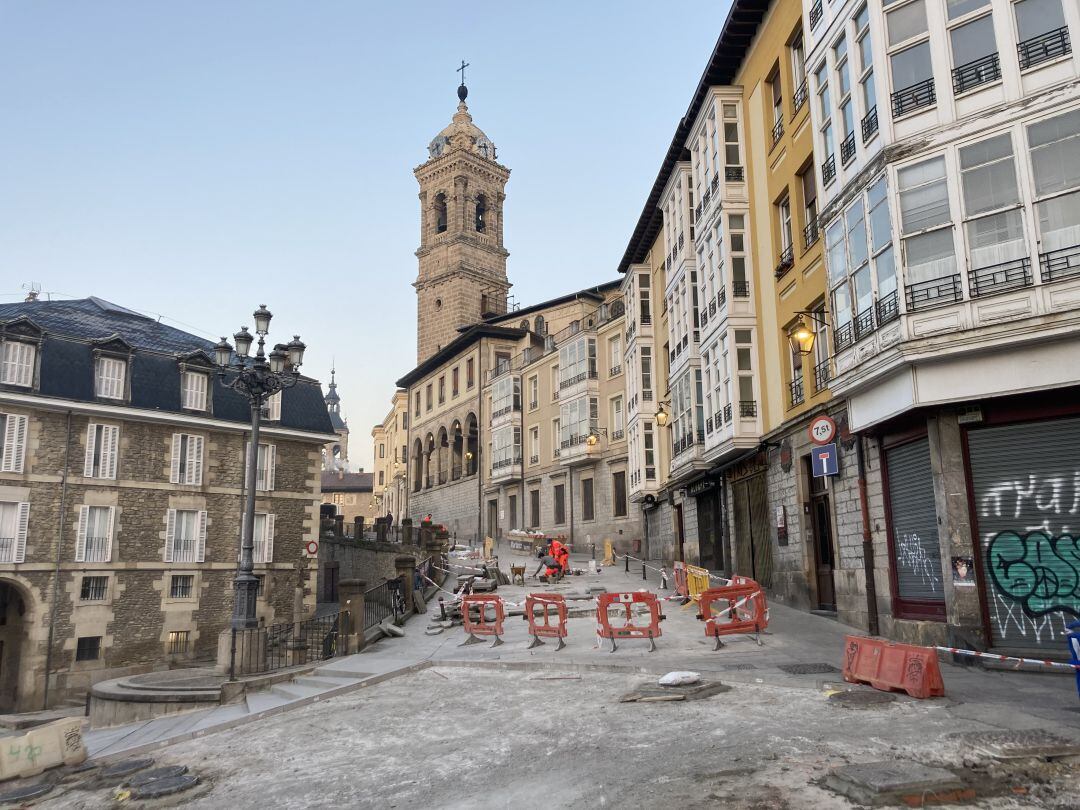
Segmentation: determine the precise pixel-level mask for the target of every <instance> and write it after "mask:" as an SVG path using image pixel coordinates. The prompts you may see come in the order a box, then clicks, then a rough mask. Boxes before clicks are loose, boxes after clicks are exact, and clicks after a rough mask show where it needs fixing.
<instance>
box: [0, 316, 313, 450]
mask: <svg viewBox="0 0 1080 810" xmlns="http://www.w3.org/2000/svg"><path fill="white" fill-rule="evenodd" d="M19 318H28V319H29V320H30V321H31V322H32V323H33V324H35V325H36V326H37V327H39V328H40V329H41V330H42V333H43V334H42V339H41V365H40V379H39V385H38V388H37V389H36V390H35V391H33V393H35V394H38V395H41V396H44V397H57V398H61V399H69V400H76V401H81V402H95V401H97V399H96V397H95V396H94V372H93V352H94V343H95V342H98V341H102V340H105V339H106V338H110V337H113V336H119V337H120V338H121V339H122V340H124V341H125V342H126V343H127V344H129V345H130V347H131V349H132V358H131V368H130V372H129V373H130V379H131V399H130V401H129V402H127V403H124V404H125V405H126V406H129V407H132V408H145V409H148V410H156V411H175V412H177V413H183V412H184V411H182V409H181V407H180V366H179V360H180V357H181V356H182V355H188V354H190V353H191V352H197V351H202V352H205V353H206V354H207V355H209V356H210V357H213V348H214V343H213V342H212V341H209V340H206V339H205V338H201V337H199V336H197V335H192V334H189V333H188V332H184V331H183V330H180V329H177V328H175V327H172V326H168V325H167V324H163V323H160V322H159V321H157V320H155V319H154V318H149V317H147V316H145V315H141V314H139V313H138V312H133V311H132V310H130V309H126V308H125V307H121V306H118V305H116V304H113V303H110V302H108V301H105V300H103V299H100V298H94V297H91V298H82V299H78V300H73V301H42V300H37V301H23V302H19V303H13V304H0V333H2V332H3V330H4V327H5V325H6V324H10V323H11V322H13V321H15V320H17V319H19ZM211 382H213V381H211ZM0 389H3V390H9V391H14V392H21V393H25V392H26V389H25V388H20V387H17V386H9V385H0ZM210 391H211V392H212V393H211V396H212V397H213V400H212V403H211V410H212V413H211V414H210V416H211V417H212V418H214V419H223V420H228V421H235V422H245V423H246V422H248V421H249V420H250V418H251V417H250V409H249V406H248V402H247V400H246V399H245V398H244V397H242V396H241V395H240V394H238V393H236V392H235V391H231V390H229V389H226V388H223V387H222V386H220V385H218V384H216V383H213V384H212V386H211V389H210ZM278 424H280V425H281V427H286V428H293V429H296V430H305V431H312V432H317V433H333V431H334V427H333V424H332V422H331V420H330V415H329V414H328V413H327V410H326V403H325V402H323V394H322V389H321V387H320V386H319V383H318V381H317V380H312V379H310V378H308V377H301V378H300V382H299V383H298V384H297V385H296V386H295V387H293V388H290V389H288V390H286V391H284V392H283V393H282V398H281V421H280V422H279V423H278Z"/></svg>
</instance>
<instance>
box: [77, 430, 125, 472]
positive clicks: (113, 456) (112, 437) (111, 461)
mask: <svg viewBox="0 0 1080 810" xmlns="http://www.w3.org/2000/svg"><path fill="white" fill-rule="evenodd" d="M119 449H120V428H119V426H117V425H101V424H97V423H95V422H91V423H90V424H89V425H88V426H87V428H86V456H85V458H84V460H83V476H84V477H85V478H106V479H115V478H116V462H117V456H118V455H119Z"/></svg>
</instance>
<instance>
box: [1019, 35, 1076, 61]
mask: <svg viewBox="0 0 1080 810" xmlns="http://www.w3.org/2000/svg"><path fill="white" fill-rule="evenodd" d="M1016 51H1017V54H1018V55H1019V57H1020V69H1021V70H1026V69H1027V68H1029V67H1034V66H1035V65H1038V64H1041V63H1042V62H1046V61H1049V60H1050V59H1056V58H1057V57H1059V56H1065V54H1068V53H1072V43H1071V42H1070V40H1069V27H1068V26H1067V25H1063V26H1061V28H1056V29H1054V30H1053V31H1047V32H1046V33H1045V34H1039V36H1037V37H1031V39H1025V40H1024V41H1023V42H1018V43H1017V45H1016Z"/></svg>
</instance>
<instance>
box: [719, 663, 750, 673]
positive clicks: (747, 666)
mask: <svg viewBox="0 0 1080 810" xmlns="http://www.w3.org/2000/svg"><path fill="white" fill-rule="evenodd" d="M720 669H723V670H727V671H728V672H733V671H735V670H739V669H757V667H756V666H755V665H754V664H724V665H722V666H721V667H720Z"/></svg>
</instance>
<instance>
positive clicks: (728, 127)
mask: <svg viewBox="0 0 1080 810" xmlns="http://www.w3.org/2000/svg"><path fill="white" fill-rule="evenodd" d="M722 109H723V113H724V166H725V167H726V170H727V179H728V180H741V179H742V174H741V172H742V149H741V148H740V146H739V105H738V104H734V103H728V102H725V103H724V104H723V105H722ZM736 174H737V175H738V176H736Z"/></svg>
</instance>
